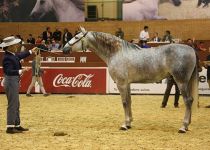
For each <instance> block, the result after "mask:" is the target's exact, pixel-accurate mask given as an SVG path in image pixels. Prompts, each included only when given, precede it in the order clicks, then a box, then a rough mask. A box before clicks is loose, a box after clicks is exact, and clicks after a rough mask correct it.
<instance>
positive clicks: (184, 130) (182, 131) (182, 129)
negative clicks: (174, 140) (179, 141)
mask: <svg viewBox="0 0 210 150" xmlns="http://www.w3.org/2000/svg"><path fill="white" fill-rule="evenodd" d="M186 132H187V131H186V129H184V128H180V129H179V131H178V133H186Z"/></svg>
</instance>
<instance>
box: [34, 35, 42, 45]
mask: <svg viewBox="0 0 210 150" xmlns="http://www.w3.org/2000/svg"><path fill="white" fill-rule="evenodd" d="M41 43H42V37H41V36H38V38H37V39H36V42H35V44H41Z"/></svg>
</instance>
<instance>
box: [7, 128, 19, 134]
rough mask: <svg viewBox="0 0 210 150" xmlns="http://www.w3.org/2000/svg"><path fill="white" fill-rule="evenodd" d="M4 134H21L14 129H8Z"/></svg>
mask: <svg viewBox="0 0 210 150" xmlns="http://www.w3.org/2000/svg"><path fill="white" fill-rule="evenodd" d="M6 133H8V134H15V133H22V131H20V130H17V129H16V128H14V127H8V128H7V130H6Z"/></svg>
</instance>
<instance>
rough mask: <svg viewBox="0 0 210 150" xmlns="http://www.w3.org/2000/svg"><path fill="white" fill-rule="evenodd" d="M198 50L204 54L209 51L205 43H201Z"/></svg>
mask: <svg viewBox="0 0 210 150" xmlns="http://www.w3.org/2000/svg"><path fill="white" fill-rule="evenodd" d="M197 48H198V50H200V51H203V52H205V51H207V48H206V47H205V44H204V42H200V43H199V44H198V46H197Z"/></svg>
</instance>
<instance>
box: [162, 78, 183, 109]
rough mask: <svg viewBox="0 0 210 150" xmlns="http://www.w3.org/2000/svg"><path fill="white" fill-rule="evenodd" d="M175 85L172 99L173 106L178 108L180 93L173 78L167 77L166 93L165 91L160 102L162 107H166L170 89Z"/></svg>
mask: <svg viewBox="0 0 210 150" xmlns="http://www.w3.org/2000/svg"><path fill="white" fill-rule="evenodd" d="M173 85H175V98H174V106H175V107H178V106H179V95H180V91H179V88H178V86H177V84H176V82H175V81H174V79H173V77H172V76H171V77H169V78H168V82H167V87H166V91H165V95H164V98H163V101H162V107H166V105H167V102H168V98H169V95H170V92H171V88H172V86H173Z"/></svg>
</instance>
